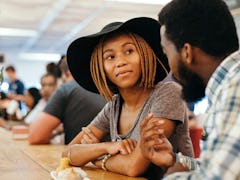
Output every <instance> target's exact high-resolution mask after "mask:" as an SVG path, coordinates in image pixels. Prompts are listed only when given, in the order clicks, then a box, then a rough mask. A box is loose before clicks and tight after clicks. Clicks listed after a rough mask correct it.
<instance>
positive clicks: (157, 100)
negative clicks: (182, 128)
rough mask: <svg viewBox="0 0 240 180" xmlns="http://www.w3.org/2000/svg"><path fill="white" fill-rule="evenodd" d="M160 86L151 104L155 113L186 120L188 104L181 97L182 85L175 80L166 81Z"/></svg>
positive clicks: (155, 114)
mask: <svg viewBox="0 0 240 180" xmlns="http://www.w3.org/2000/svg"><path fill="white" fill-rule="evenodd" d="M158 88H159V89H158V90H157V93H156V95H155V97H154V99H153V101H152V105H151V112H153V115H154V116H155V117H162V118H166V119H171V120H177V121H181V122H184V120H185V117H186V116H185V115H186V104H185V101H184V100H183V99H182V97H181V86H180V85H178V84H177V83H175V82H166V83H161V84H160V86H158Z"/></svg>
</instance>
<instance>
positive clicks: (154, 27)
mask: <svg viewBox="0 0 240 180" xmlns="http://www.w3.org/2000/svg"><path fill="white" fill-rule="evenodd" d="M116 31H126V32H131V33H135V34H137V35H139V36H141V37H142V38H143V39H144V40H145V41H146V42H147V43H148V44H149V45H150V46H151V48H152V49H153V51H154V52H155V54H156V56H157V57H158V58H159V60H160V61H161V62H162V64H163V65H164V66H165V68H166V70H167V71H168V72H169V70H170V68H169V65H168V60H167V58H166V56H165V55H164V54H163V52H162V48H161V46H160V24H159V23H158V21H157V20H155V19H152V18H148V17H139V18H133V19H130V20H128V21H126V22H124V23H123V22H113V23H110V24H108V25H106V26H105V27H104V28H103V29H102V30H101V31H100V32H98V33H96V34H92V35H89V36H84V37H80V38H78V39H76V40H75V41H73V42H72V43H71V44H70V46H69V47H68V50H67V61H68V66H69V69H70V71H71V73H72V75H73V77H74V79H75V80H76V81H77V82H78V84H80V85H81V86H82V87H83V88H85V89H87V90H89V91H91V92H95V93H99V92H98V90H97V87H96V86H95V84H94V82H93V79H92V76H91V72H90V60H91V55H92V52H93V50H94V48H95V47H96V45H97V44H98V43H99V40H100V39H101V38H102V37H103V36H104V35H106V34H110V33H112V32H116ZM165 77H166V71H165V70H164V69H163V68H162V66H161V65H160V63H157V70H156V76H155V83H157V82H159V81H161V80H163V79H164V78H165Z"/></svg>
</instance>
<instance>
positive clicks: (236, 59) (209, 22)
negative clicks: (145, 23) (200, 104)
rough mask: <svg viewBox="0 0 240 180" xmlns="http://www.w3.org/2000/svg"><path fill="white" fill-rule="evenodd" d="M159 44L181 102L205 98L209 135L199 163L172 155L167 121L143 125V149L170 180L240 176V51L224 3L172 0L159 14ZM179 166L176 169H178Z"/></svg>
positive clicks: (233, 26) (205, 122)
mask: <svg viewBox="0 0 240 180" xmlns="http://www.w3.org/2000/svg"><path fill="white" fill-rule="evenodd" d="M159 22H160V24H161V31H160V33H161V45H162V47H163V50H164V52H165V54H166V55H167V57H168V61H169V65H170V68H171V70H172V72H173V74H174V76H175V78H176V79H177V80H178V81H179V82H180V84H181V85H182V86H183V98H184V99H185V100H186V101H187V102H188V101H196V100H199V99H201V98H202V97H203V96H205V95H206V97H207V99H208V102H209V107H208V109H207V111H206V114H205V116H204V117H205V118H204V119H203V123H204V129H205V131H207V133H208V137H207V139H206V141H204V142H203V148H202V151H201V156H200V159H199V163H198V162H197V160H195V159H191V158H189V157H186V156H183V155H182V154H181V153H177V154H174V153H173V152H172V146H171V144H170V143H169V141H167V139H166V138H164V132H163V131H162V126H163V123H161V122H154V121H151V115H149V116H148V117H147V118H146V119H145V120H144V122H143V123H142V124H141V150H142V153H143V155H144V156H145V157H146V158H148V159H149V160H150V161H152V162H153V163H154V164H156V165H158V166H161V167H165V168H166V169H168V172H174V171H175V172H176V171H188V172H178V173H173V174H171V175H168V176H166V177H165V178H166V179H239V178H240V170H239V164H240V153H239V150H240V130H239V129H240V93H239V92H240V51H239V43H238V37H237V33H236V27H235V24H234V20H233V17H232V16H231V13H230V11H229V9H228V7H227V5H226V4H225V3H224V2H223V1H222V0H211V1H210V0H173V1H171V2H170V3H169V4H167V5H166V6H165V7H164V8H163V9H162V10H161V12H160V13H159ZM176 168H178V169H176Z"/></svg>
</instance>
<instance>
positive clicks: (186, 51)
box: [181, 43, 194, 64]
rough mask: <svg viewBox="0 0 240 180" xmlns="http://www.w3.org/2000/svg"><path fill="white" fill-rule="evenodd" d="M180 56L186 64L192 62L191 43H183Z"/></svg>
mask: <svg viewBox="0 0 240 180" xmlns="http://www.w3.org/2000/svg"><path fill="white" fill-rule="evenodd" d="M181 56H182V60H183V61H184V62H185V63H186V64H191V63H193V59H194V58H193V47H192V45H191V44H189V43H185V44H184V45H183V48H182V51H181Z"/></svg>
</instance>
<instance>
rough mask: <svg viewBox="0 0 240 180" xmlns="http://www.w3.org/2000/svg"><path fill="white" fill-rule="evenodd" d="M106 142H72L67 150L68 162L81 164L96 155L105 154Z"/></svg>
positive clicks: (95, 157)
mask: <svg viewBox="0 0 240 180" xmlns="http://www.w3.org/2000/svg"><path fill="white" fill-rule="evenodd" d="M107 147H108V143H97V144H73V145H70V146H69V148H68V150H67V156H68V158H69V160H70V163H71V164H72V165H74V166H83V165H85V164H87V163H88V162H90V161H93V160H95V159H97V158H98V157H100V156H102V155H104V154H107V153H108V152H107Z"/></svg>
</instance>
